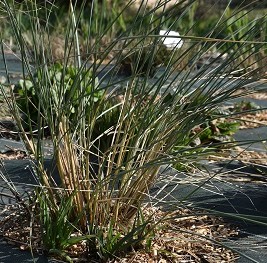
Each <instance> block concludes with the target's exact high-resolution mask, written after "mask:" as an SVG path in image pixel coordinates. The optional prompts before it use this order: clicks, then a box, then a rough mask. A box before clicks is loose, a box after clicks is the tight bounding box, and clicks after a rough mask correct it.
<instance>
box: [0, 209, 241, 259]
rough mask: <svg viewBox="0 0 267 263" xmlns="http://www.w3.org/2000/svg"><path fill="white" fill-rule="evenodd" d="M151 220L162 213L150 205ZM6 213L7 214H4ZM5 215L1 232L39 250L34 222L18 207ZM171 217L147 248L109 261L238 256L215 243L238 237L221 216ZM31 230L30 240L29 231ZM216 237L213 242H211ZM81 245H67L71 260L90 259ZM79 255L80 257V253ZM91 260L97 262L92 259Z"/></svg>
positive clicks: (190, 213) (184, 212)
mask: <svg viewBox="0 0 267 263" xmlns="http://www.w3.org/2000/svg"><path fill="white" fill-rule="evenodd" d="M151 209H152V211H153V215H154V219H155V220H160V219H161V218H162V217H163V216H165V212H163V211H162V210H160V209H159V208H150V209H148V211H147V213H148V214H149V213H151ZM7 212H8V213H7ZM5 213H6V216H5V217H4V220H2V221H1V222H0V235H2V236H3V237H4V238H5V240H6V241H7V242H8V243H12V244H14V245H17V246H19V247H20V249H21V250H28V249H29V247H30V240H31V244H32V246H33V249H34V250H35V251H36V250H37V251H39V253H40V252H42V244H41V238H40V236H41V235H40V227H39V226H38V225H37V224H34V226H33V228H31V227H30V222H29V219H27V217H26V216H25V213H23V212H19V210H18V207H17V209H16V208H12V209H7V211H5ZM170 217H171V218H170V219H169V220H167V221H164V222H163V223H160V224H159V227H158V228H157V230H156V231H155V233H154V237H153V239H152V243H151V249H150V250H149V251H147V250H145V249H144V248H143V249H142V248H140V249H138V250H136V251H134V250H133V251H132V252H130V253H129V254H127V255H125V256H122V257H119V258H115V259H112V260H110V261H109V262H110V263H128V262H132V263H143V262H144V263H167V262H175V263H176V262H177V263H178V262H179V263H195V262H196V263H202V262H205V263H218V262H221V263H226V262H229V263H230V262H236V260H237V258H238V256H237V255H236V254H235V253H233V252H232V251H231V250H230V249H227V248H226V247H224V246H223V245H218V244H219V243H218V242H223V241H224V240H227V239H229V238H232V237H237V236H238V230H237V228H236V227H233V226H232V225H229V224H228V223H226V222H224V221H223V219H222V218H220V217H216V216H211V215H206V214H205V213H203V211H192V210H189V209H181V210H178V211H176V212H175V213H173V214H172V215H170ZM31 230H32V231H33V234H32V238H31V239H30V237H29V233H30V231H31ZM212 240H215V242H216V244H215V243H214V242H213V241H212ZM83 249H84V247H83V245H80V246H79V244H78V245H75V246H72V247H71V248H69V251H68V252H69V253H71V254H72V255H71V256H72V258H73V260H74V262H89V261H88V258H84V251H83ZM81 255H82V256H81ZM90 262H98V261H95V260H93V259H92V260H91V261H90Z"/></svg>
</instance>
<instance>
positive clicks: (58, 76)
mask: <svg viewBox="0 0 267 263" xmlns="http://www.w3.org/2000/svg"><path fill="white" fill-rule="evenodd" d="M44 74H46V75H47V76H46V79H47V83H46V84H45V85H46V86H47V87H44V90H43V92H47V93H49V95H50V97H49V99H50V100H52V101H53V102H52V104H53V107H54V109H51V112H58V111H60V110H59V109H57V108H58V107H59V106H60V105H62V101H64V105H65V107H66V108H67V109H68V111H69V112H68V115H69V118H70V119H73V120H74V116H75V115H77V114H78V112H77V110H78V107H79V99H78V98H79V93H78V87H77V85H79V88H80V89H82V92H83V94H84V96H88V95H91V97H92V101H88V102H87V107H88V109H89V108H90V109H91V107H92V106H91V105H90V104H94V103H96V102H97V101H99V100H101V98H102V96H103V94H104V91H97V92H94V90H93V89H92V78H91V75H92V73H91V71H90V70H88V69H81V70H79V69H78V68H76V67H74V66H71V65H70V66H66V67H64V66H63V64H60V63H56V64H54V65H52V66H49V67H47V68H46V72H43V71H42V70H37V72H35V73H34V74H33V76H31V77H26V78H25V79H21V80H19V81H18V83H17V84H16V85H15V87H14V92H15V94H17V96H16V97H17V99H16V100H17V105H18V107H19V109H20V111H21V112H22V113H23V115H24V119H26V122H28V121H31V122H33V123H34V126H36V125H37V122H38V118H39V116H40V114H41V115H42V114H44V108H43V107H44V106H45V104H44V103H43V102H42V101H41V100H40V98H41V97H42V94H40V93H38V90H37V89H36V87H35V86H36V85H40V83H41V82H42V78H43V77H44ZM95 81H97V80H95ZM85 111H88V110H87V109H86V110H85ZM43 125H47V123H44V124H43Z"/></svg>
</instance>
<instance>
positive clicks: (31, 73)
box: [1, 0, 266, 261]
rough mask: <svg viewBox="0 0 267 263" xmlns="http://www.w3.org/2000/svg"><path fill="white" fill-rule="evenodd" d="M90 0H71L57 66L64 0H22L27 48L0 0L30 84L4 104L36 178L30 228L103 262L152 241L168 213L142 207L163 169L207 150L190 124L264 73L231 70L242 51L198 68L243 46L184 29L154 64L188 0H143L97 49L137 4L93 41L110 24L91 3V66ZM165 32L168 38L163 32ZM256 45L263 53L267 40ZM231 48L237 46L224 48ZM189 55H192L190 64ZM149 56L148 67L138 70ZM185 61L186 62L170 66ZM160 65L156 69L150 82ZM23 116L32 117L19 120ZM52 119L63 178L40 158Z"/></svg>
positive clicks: (48, 244) (55, 249)
mask: <svg viewBox="0 0 267 263" xmlns="http://www.w3.org/2000/svg"><path fill="white" fill-rule="evenodd" d="M85 2H86V1H85ZM85 2H84V3H83V4H82V5H81V6H80V7H79V9H76V8H75V5H74V6H73V5H72V3H71V2H70V9H69V12H68V16H69V21H68V25H67V27H66V28H65V45H64V47H62V48H63V50H64V52H63V54H64V55H63V57H62V58H61V59H60V64H59V61H57V60H54V58H53V52H52V50H51V46H50V45H49V42H48V45H46V44H44V43H47V42H46V41H44V40H45V39H46V38H47V36H49V32H50V30H51V25H50V21H49V18H50V14H51V13H52V12H54V8H56V2H55V3H50V2H45V3H44V4H43V3H38V2H35V1H26V5H27V12H26V13H24V14H22V15H25V16H27V19H29V22H30V25H31V31H30V34H31V38H30V39H32V43H31V46H32V47H33V49H31V50H29V49H28V44H27V43H28V42H27V41H26V39H25V37H24V34H23V33H22V32H21V28H20V21H19V20H18V19H17V17H16V16H15V14H16V12H17V11H18V10H17V9H16V5H14V4H13V3H9V1H6V0H4V1H2V3H1V9H3V10H4V12H5V15H6V16H7V18H8V19H9V23H10V25H11V27H12V29H13V34H14V37H16V41H17V43H18V47H19V51H20V56H21V60H22V64H23V78H24V80H23V81H21V82H20V83H19V85H20V86H19V89H17V90H14V93H13V97H12V100H11V101H9V102H8V103H9V106H10V109H11V112H12V115H13V118H14V120H15V121H16V125H17V128H18V131H19V134H20V136H21V139H22V140H23V142H24V144H25V146H26V148H27V151H28V153H29V157H30V158H31V160H32V161H33V162H32V165H33V168H34V171H35V175H36V178H37V179H38V185H36V187H35V189H34V192H33V197H31V199H30V200H31V202H28V203H27V205H28V206H29V211H31V212H30V213H32V214H31V215H30V218H31V221H32V225H38V226H40V228H39V230H38V231H39V232H38V233H39V234H40V235H41V237H42V247H43V249H44V250H46V251H48V252H49V253H52V254H57V255H59V256H61V257H63V258H65V259H66V260H68V261H71V260H72V259H71V257H70V255H72V254H71V249H70V250H68V249H69V248H72V249H73V245H76V246H77V244H78V245H79V248H80V249H81V252H80V255H82V256H87V257H89V258H98V259H99V258H100V259H102V260H108V259H109V258H112V257H115V256H121V255H122V254H123V253H126V252H129V251H130V250H131V249H132V248H134V249H137V248H138V247H140V246H146V245H147V248H149V244H150V243H151V239H152V238H153V234H154V231H155V229H156V227H157V225H158V224H159V223H160V222H162V221H164V219H165V217H164V216H163V217H162V219H160V220H157V221H155V220H154V215H153V213H151V214H147V213H145V212H146V210H147V209H149V208H150V207H151V206H153V202H154V201H155V200H153V198H152V197H151V196H150V189H151V188H152V187H153V186H154V185H155V184H156V183H157V182H158V180H160V177H159V170H160V168H161V167H162V165H172V164H177V163H183V162H186V163H189V162H190V158H191V159H193V160H194V161H195V160H196V158H198V157H199V155H201V152H200V151H199V150H195V149H194V148H192V147H191V146H190V140H188V138H189V134H190V132H191V131H192V130H193V129H194V128H195V127H196V126H198V125H201V124H203V123H205V122H207V121H209V120H210V116H214V115H212V114H211V113H213V112H214V110H216V109H217V108H219V107H220V106H221V105H222V103H223V102H225V101H229V100H231V99H233V98H235V97H236V96H240V95H235V91H236V90H237V89H239V88H242V87H244V85H246V87H248V86H249V85H250V87H251V88H252V87H253V88H254V87H255V89H256V87H257V80H258V78H259V77H260V76H259V75H256V77H255V75H254V73H255V72H258V69H253V68H249V70H248V71H247V72H246V73H245V74H244V75H242V76H241V77H239V78H233V77H232V75H231V72H232V71H235V70H236V69H238V68H239V65H241V64H240V62H238V64H235V62H236V60H237V59H239V57H236V55H235V54H234V53H229V54H227V56H226V58H225V59H224V60H223V61H222V63H221V64H220V65H217V64H213V63H210V65H209V66H208V67H206V66H205V67H200V68H199V67H198V70H197V71H196V70H195V69H196V65H197V64H198V62H199V60H200V59H201V58H202V56H203V55H205V54H206V53H208V52H210V51H211V50H214V49H217V48H218V49H220V48H222V53H221V55H220V56H223V54H226V53H227V52H228V51H230V50H231V48H233V47H234V46H235V45H236V42H235V41H232V40H230V39H228V40H224V39H213V38H205V37H194V36H190V35H184V34H183V32H181V33H180V36H179V38H181V39H183V42H184V43H183V45H182V46H179V49H177V47H173V49H172V51H170V50H169V52H167V53H166V54H165V57H164V63H163V65H164V67H163V68H161V69H159V68H156V69H154V68H153V67H154V60H155V58H156V57H157V55H158V53H157V52H159V51H158V50H159V49H158V47H159V46H160V45H162V44H163V40H162V36H161V35H160V30H162V28H164V26H165V25H166V24H167V22H168V24H170V21H172V23H173V24H176V23H178V22H179V19H180V18H179V17H177V16H175V10H176V9H177V8H182V10H183V12H186V11H189V10H190V3H188V2H187V1H182V2H181V3H177V4H176V5H175V6H173V8H172V9H167V8H165V4H166V2H168V1H158V2H157V3H156V4H155V7H154V8H152V9H149V10H148V11H147V10H146V1H143V2H142V5H143V7H144V8H140V9H138V10H137V11H136V14H135V17H134V19H133V21H134V22H133V23H132V24H129V25H127V30H126V31H125V32H118V34H117V35H116V37H115V38H114V39H111V40H110V42H109V43H108V44H107V46H106V49H105V50H104V51H103V50H102V47H101V46H100V45H99V43H101V39H103V38H104V37H105V35H106V34H107V33H108V30H110V29H112V30H114V28H113V25H115V24H116V23H117V22H118V20H119V19H120V17H121V15H122V14H123V12H127V8H128V7H129V6H130V5H131V2H129V3H127V4H126V5H125V6H124V8H122V9H121V10H122V11H121V13H122V14H119V15H117V17H116V18H115V19H114V20H112V21H108V23H109V26H108V27H107V26H105V27H99V28H100V29H102V30H103V31H99V32H98V35H97V38H95V35H94V38H95V41H94V42H93V44H92V43H90V36H91V35H90V25H91V24H92V23H93V22H92V21H93V20H94V19H96V20H97V21H98V22H99V23H101V22H105V23H106V22H107V21H102V17H101V13H97V12H95V10H94V8H95V6H94V4H92V5H91V13H90V14H89V15H88V16H89V17H88V32H87V33H88V41H87V45H88V46H87V48H86V50H87V51H88V53H87V54H86V55H87V57H88V60H89V58H90V60H91V58H92V57H95V60H93V61H90V63H89V61H88V60H87V59H83V60H82V59H81V52H80V41H79V40H80V35H79V30H80V22H81V17H82V12H83V8H84V6H85ZM94 2H97V1H94ZM159 8H161V9H162V8H163V10H162V12H161V13H157V12H156V11H157V10H158V9H159ZM40 10H42V12H45V13H46V20H45V21H44V20H41V19H40V17H39V12H40ZM42 15H43V13H42ZM92 15H94V16H96V17H93V16H92ZM98 15H99V16H98ZM264 22H265V23H266V20H264ZM83 23H84V21H83ZM94 23H95V21H94ZM225 25H226V26H227V24H225ZM220 26H221V25H220ZM170 29H172V28H170ZM254 29H255V30H257V28H254ZM173 30H175V29H173ZM171 37H172V38H173V37H175V36H171ZM165 38H168V36H167V35H164V39H165ZM231 41H232V42H231ZM238 43H239V44H240V45H241V46H242V45H243V46H246V45H250V43H246V42H242V41H240V42H238ZM255 43H256V44H257V45H258V47H259V48H260V47H262V48H263V49H264V45H265V44H266V42H257V41H255ZM226 44H227V47H228V46H229V48H225V49H223V47H224V45H226ZM148 46H149V48H147V47H148ZM133 49H134V50H135V56H134V59H133V60H132V61H131V63H132V65H131V74H130V75H128V76H127V77H124V78H123V77H122V76H120V77H117V73H118V71H119V68H120V65H121V62H122V61H123V59H124V57H125V56H127V55H129V54H131V52H132V50H133ZM144 50H146V52H145V54H144ZM196 50H197V52H196V53H195V54H194V55H192V51H196ZM111 52H114V54H116V55H115V56H114V58H112V59H110V61H108V64H105V65H101V63H102V62H104V61H105V62H106V58H107V57H108V56H109V54H110V53H111ZM251 52H254V51H253V50H251ZM189 54H190V56H189ZM246 55H247V53H244V56H246ZM174 56H175V60H174V59H173V58H174ZM248 56H250V54H248ZM83 57H84V54H83ZM85 57H86V56H85ZM188 57H190V61H189V60H187V62H186V63H185V62H184V60H185V59H188ZM245 59H246V58H244V60H245ZM142 63H143V64H144V63H145V65H146V67H145V70H144V67H140V65H142ZM179 63H181V65H184V66H183V67H181V68H180V71H174V68H177V65H178V64H179ZM152 69H153V70H156V73H155V77H154V78H153V79H151V74H150V72H151V70H152ZM7 72H8V68H7ZM18 90H19V91H18ZM17 91H18V92H17ZM29 91H30V92H29ZM17 93H19V94H20V95H22V97H18V94H17ZM34 96H35V97H34ZM22 98H23V99H24V101H23V103H22ZM33 102H34V103H33ZM22 113H23V114H24V115H25V116H26V117H24V118H21V114H22ZM216 117H218V118H219V117H222V116H221V115H220V114H218V116H214V118H216ZM24 122H26V124H27V128H25V123H24ZM45 126H47V127H48V129H49V136H50V139H51V141H52V144H53V161H54V162H53V163H55V166H56V170H57V172H58V175H57V176H58V178H55V175H53V174H52V172H51V170H53V169H51V170H47V169H46V168H45V165H44V161H45V155H44V141H43V140H42V139H43V138H44V129H43V128H44V127H45ZM205 147H206V146H205ZM207 147H208V146H207ZM206 152H207V151H205V153H206ZM166 184H168V182H166ZM176 208H177V207H176ZM154 213H156V210H154ZM68 253H69V254H68Z"/></svg>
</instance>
